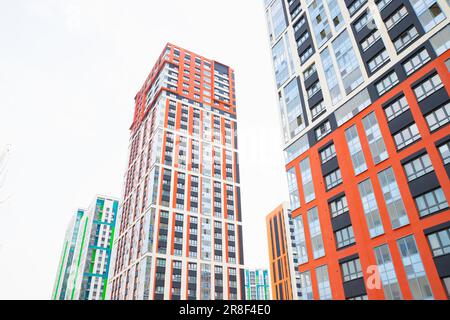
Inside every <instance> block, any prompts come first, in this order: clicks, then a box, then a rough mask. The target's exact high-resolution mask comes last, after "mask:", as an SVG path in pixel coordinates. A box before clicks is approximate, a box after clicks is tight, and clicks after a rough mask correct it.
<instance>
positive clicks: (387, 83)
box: [375, 71, 398, 96]
mask: <svg viewBox="0 0 450 320" xmlns="http://www.w3.org/2000/svg"><path fill="white" fill-rule="evenodd" d="M397 83H398V76H397V73H395V71H392V72H391V73H390V74H389V75H387V76H386V77H384V78H383V79H382V80H380V81H378V82H377V84H376V85H375V87H376V88H377V91H378V94H379V95H380V96H382V95H383V94H385V93H386V92H387V91H389V90H390V89H392V87H393V86H395V85H396V84H397Z"/></svg>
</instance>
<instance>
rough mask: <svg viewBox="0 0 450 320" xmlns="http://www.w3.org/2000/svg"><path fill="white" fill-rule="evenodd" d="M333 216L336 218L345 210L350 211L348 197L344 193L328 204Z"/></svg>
mask: <svg viewBox="0 0 450 320" xmlns="http://www.w3.org/2000/svg"><path fill="white" fill-rule="evenodd" d="M328 207H329V209H330V213H331V217H332V218H335V217H337V216H339V215H341V214H343V213H345V212H348V205H347V197H346V196H345V195H344V196H342V197H340V198H338V199H336V200H333V201H331V202H330V203H329V204H328Z"/></svg>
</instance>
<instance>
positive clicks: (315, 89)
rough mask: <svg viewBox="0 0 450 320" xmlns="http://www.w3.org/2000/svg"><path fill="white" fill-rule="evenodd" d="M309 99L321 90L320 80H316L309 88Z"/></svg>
mask: <svg viewBox="0 0 450 320" xmlns="http://www.w3.org/2000/svg"><path fill="white" fill-rule="evenodd" d="M306 91H307V92H306V93H307V94H308V99H311V98H312V96H313V95H315V94H316V93H317V92H319V91H320V82H319V81H316V82H314V83H313V84H312V85H311V86H310V87H309V88H308V89H307V90H306Z"/></svg>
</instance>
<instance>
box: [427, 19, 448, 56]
mask: <svg viewBox="0 0 450 320" xmlns="http://www.w3.org/2000/svg"><path fill="white" fill-rule="evenodd" d="M430 42H431V45H432V46H433V49H434V51H436V54H437V55H438V56H439V55H441V54H443V53H444V52H445V51H447V50H448V49H450V25H447V26H446V27H444V28H443V29H442V30H441V31H439V32H438V33H436V34H435V35H434V36H433V37H432V38H430Z"/></svg>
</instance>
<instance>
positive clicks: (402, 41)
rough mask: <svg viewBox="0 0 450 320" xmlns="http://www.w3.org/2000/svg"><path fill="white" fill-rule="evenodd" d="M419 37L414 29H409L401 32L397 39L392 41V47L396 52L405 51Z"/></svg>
mask: <svg viewBox="0 0 450 320" xmlns="http://www.w3.org/2000/svg"><path fill="white" fill-rule="evenodd" d="M418 36H419V33H418V32H417V29H416V27H411V28H409V29H408V30H406V31H405V32H403V33H402V34H401V35H400V36H399V37H398V38H397V39H395V40H394V47H395V49H396V50H397V52H400V51H402V50H403V49H405V48H406V47H407V46H408V45H409V44H410V43H411V42H412V41H413V40H414V39H416V38H417V37H418Z"/></svg>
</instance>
